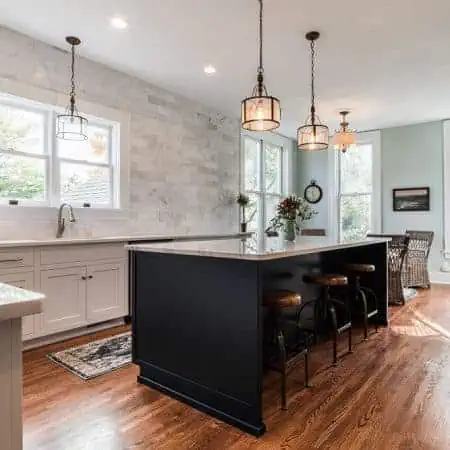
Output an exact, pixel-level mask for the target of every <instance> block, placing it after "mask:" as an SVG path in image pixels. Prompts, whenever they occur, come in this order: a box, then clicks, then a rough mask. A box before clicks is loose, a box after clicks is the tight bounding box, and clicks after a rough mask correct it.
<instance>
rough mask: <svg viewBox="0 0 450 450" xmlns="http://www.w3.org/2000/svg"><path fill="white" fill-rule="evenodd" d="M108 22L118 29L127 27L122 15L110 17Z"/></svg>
mask: <svg viewBox="0 0 450 450" xmlns="http://www.w3.org/2000/svg"><path fill="white" fill-rule="evenodd" d="M110 22H111V25H112V26H113V27H114V28H116V29H118V30H125V29H126V28H128V22H127V21H126V20H125V19H124V18H123V17H119V16H114V17H111V19H110Z"/></svg>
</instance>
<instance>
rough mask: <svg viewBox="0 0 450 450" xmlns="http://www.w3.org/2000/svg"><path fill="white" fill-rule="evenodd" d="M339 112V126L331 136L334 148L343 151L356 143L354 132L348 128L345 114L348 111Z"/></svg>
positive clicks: (346, 114)
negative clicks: (340, 117)
mask: <svg viewBox="0 0 450 450" xmlns="http://www.w3.org/2000/svg"><path fill="white" fill-rule="evenodd" d="M339 114H340V115H341V116H342V121H341V123H340V125H341V128H340V129H339V130H337V131H336V134H335V135H334V137H333V144H334V147H335V148H336V150H340V151H341V152H343V153H345V152H346V151H347V150H348V148H349V147H351V146H352V145H355V144H356V132H355V130H351V129H349V128H348V126H349V123H348V122H347V116H348V115H349V114H350V112H349V111H341V112H340V113H339Z"/></svg>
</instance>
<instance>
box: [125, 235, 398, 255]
mask: <svg viewBox="0 0 450 450" xmlns="http://www.w3.org/2000/svg"><path fill="white" fill-rule="evenodd" d="M389 241H390V239H389V238H367V239H363V240H360V241H349V242H336V241H332V240H330V238H328V237H324V238H317V237H299V238H298V239H297V242H295V243H286V242H285V241H282V240H280V239H279V238H271V239H268V240H267V242H268V247H267V249H265V250H264V251H260V250H258V249H256V248H255V247H256V246H255V243H254V241H253V240H252V239H250V240H245V239H242V238H241V239H230V240H227V241H201V242H166V243H160V244H156V243H155V244H133V245H128V246H126V248H127V249H128V250H134V251H141V252H151V253H172V254H177V255H194V256H209V257H214V258H228V259H244V260H251V261H265V260H271V259H281V258H288V257H290V256H298V255H308V254H313V253H321V252H327V251H332V250H339V249H345V248H352V247H360V246H364V245H373V244H379V243H386V242H389Z"/></svg>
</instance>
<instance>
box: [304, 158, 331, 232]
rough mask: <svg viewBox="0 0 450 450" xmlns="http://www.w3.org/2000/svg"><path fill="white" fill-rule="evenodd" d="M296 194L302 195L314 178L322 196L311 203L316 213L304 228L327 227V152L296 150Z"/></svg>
mask: <svg viewBox="0 0 450 450" xmlns="http://www.w3.org/2000/svg"><path fill="white" fill-rule="evenodd" d="M297 161H298V165H297V167H298V174H297V194H298V195H303V193H304V191H305V188H306V186H308V184H309V183H310V182H311V181H312V180H315V181H316V183H317V184H318V185H319V186H320V187H321V188H322V191H323V198H322V200H321V201H320V202H319V203H316V204H315V205H312V206H313V208H314V209H315V210H316V211H317V213H318V214H317V215H316V216H314V218H313V219H312V220H311V221H310V222H308V223H307V224H305V227H306V228H325V229H326V228H328V205H329V195H330V192H329V189H328V152H326V151H323V152H317V153H313V152H311V153H307V152H298V154H297Z"/></svg>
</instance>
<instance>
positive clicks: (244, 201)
mask: <svg viewBox="0 0 450 450" xmlns="http://www.w3.org/2000/svg"><path fill="white" fill-rule="evenodd" d="M236 202H237V204H238V205H239V208H240V210H241V212H240V215H241V232H242V233H246V232H247V222H246V220H245V209H246V207H247V206H248V204H249V203H250V198H249V196H248V195H245V194H242V193H240V194H239V195H238V197H237V200H236Z"/></svg>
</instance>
